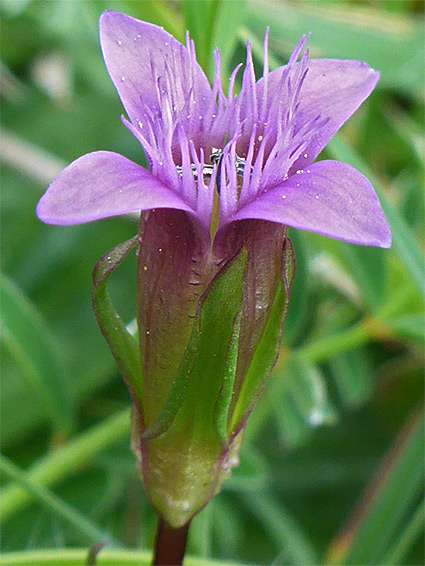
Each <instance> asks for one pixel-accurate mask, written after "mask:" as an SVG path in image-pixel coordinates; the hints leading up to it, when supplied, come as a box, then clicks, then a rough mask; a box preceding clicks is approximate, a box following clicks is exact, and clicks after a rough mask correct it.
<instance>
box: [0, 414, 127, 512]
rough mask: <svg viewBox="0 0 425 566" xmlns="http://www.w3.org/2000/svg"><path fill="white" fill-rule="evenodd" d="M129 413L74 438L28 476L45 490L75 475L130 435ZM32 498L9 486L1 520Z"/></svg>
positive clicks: (4, 490) (3, 497) (0, 500)
mask: <svg viewBox="0 0 425 566" xmlns="http://www.w3.org/2000/svg"><path fill="white" fill-rule="evenodd" d="M129 431H130V418H129V411H128V409H125V410H124V411H121V412H118V413H116V414H114V415H112V416H110V417H108V418H107V419H105V420H104V421H103V422H101V423H98V424H96V425H94V426H93V427H92V428H90V429H88V430H86V431H84V432H82V433H81V434H79V435H77V436H75V437H73V438H72V439H71V440H69V441H68V443H67V444H65V445H64V446H61V447H60V448H57V449H56V450H55V451H54V452H49V453H47V455H46V456H44V458H41V459H40V460H39V461H38V462H37V463H36V464H35V465H34V466H32V467H31V468H30V469H29V470H27V471H26V472H25V477H26V478H27V479H28V480H29V481H30V482H32V483H36V484H38V485H39V486H42V487H51V486H53V485H55V484H57V483H58V482H60V481H61V480H63V479H65V478H67V477H69V476H71V475H72V474H75V473H76V472H77V471H78V470H79V469H81V467H83V466H85V465H87V463H88V462H90V461H92V460H93V458H94V457H95V456H96V455H97V454H99V453H100V452H102V450H105V449H106V448H107V447H109V446H112V445H114V444H116V443H117V442H119V441H121V440H122V439H123V438H125V437H126V436H127V437H128V436H129ZM31 500H32V495H31V494H30V493H29V492H28V491H26V490H25V489H23V488H22V487H21V486H19V485H8V486H5V487H3V488H2V492H1V494H0V507H1V511H2V512H1V515H0V521H1V522H3V521H6V519H7V518H8V517H9V516H10V515H12V514H14V513H17V512H18V511H19V510H21V509H22V508H24V507H25V506H26V505H28V503H30V502H31Z"/></svg>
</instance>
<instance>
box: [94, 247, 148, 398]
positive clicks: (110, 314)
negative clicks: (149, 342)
mask: <svg viewBox="0 0 425 566" xmlns="http://www.w3.org/2000/svg"><path fill="white" fill-rule="evenodd" d="M137 238H138V237H137V236H135V237H134V238H131V239H130V240H127V241H126V242H124V243H122V244H120V245H118V246H116V247H115V248H113V249H112V250H110V251H109V252H108V253H106V254H105V255H104V256H103V257H101V258H100V260H99V261H98V262H97V263H96V265H95V266H94V269H93V274H92V276H93V291H92V304H93V309H94V312H95V315H96V318H97V321H98V323H99V327H100V330H101V331H102V334H103V335H104V337H105V339H106V341H107V343H108V345H109V348H110V350H111V352H112V355H113V356H114V359H115V362H116V364H117V366H118V368H119V370H120V371H121V373H122V376H123V378H124V379H125V381H126V383H127V386H128V387H129V389H130V392H131V394H132V395H133V397H134V400H135V401H136V402H137V404H138V406H139V407H140V406H141V403H142V366H141V362H140V355H139V348H138V343H137V341H136V340H135V339H134V338H133V336H132V335H131V334H130V333H129V332H128V331H127V329H126V327H125V324H124V322H123V321H122V319H121V317H120V316H119V314H118V313H117V312H116V311H115V309H114V306H113V304H112V301H111V299H110V298H109V295H108V292H107V289H106V283H107V279H108V277H109V275H110V274H111V273H112V272H113V271H114V270H115V269H116V268H117V267H118V266H119V265H120V264H121V263H122V261H123V260H124V259H125V258H126V257H127V255H128V254H129V253H130V251H131V250H132V249H133V248H135V247H136V245H137Z"/></svg>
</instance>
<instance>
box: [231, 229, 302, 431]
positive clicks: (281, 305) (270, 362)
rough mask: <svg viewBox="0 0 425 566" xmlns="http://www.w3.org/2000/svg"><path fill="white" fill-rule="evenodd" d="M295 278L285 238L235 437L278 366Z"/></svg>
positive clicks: (236, 418) (241, 398) (233, 427)
mask: <svg viewBox="0 0 425 566" xmlns="http://www.w3.org/2000/svg"><path fill="white" fill-rule="evenodd" d="M294 275H295V258H294V253H293V249H292V244H291V241H290V240H289V238H286V239H285V241H284V244H283V259H282V279H281V281H280V282H279V287H278V290H277V292H276V295H275V299H274V301H273V305H272V308H271V310H270V314H269V317H268V320H267V323H266V326H265V329H264V332H263V335H262V337H261V340H260V342H259V343H258V346H257V348H256V350H255V353H254V356H253V358H252V361H251V363H250V366H249V369H248V372H247V374H246V376H245V379H244V383H243V386H242V389H241V391H240V394H239V396H238V400H237V402H236V405H235V408H234V411H233V414H232V415H231V419H230V420H229V433H231V432H232V433H233V434H234V433H235V432H238V431H239V430H240V429H241V427H243V425H244V423H245V422H246V419H247V418H248V416H249V414H250V413H251V411H252V409H253V408H254V405H255V403H256V401H257V398H258V396H259V395H260V393H261V391H262V389H263V387H264V384H265V382H266V379H267V378H268V376H269V375H270V373H271V371H272V369H273V367H274V365H275V363H276V360H277V358H278V355H279V347H280V340H281V336H282V330H283V323H284V321H285V315H286V311H287V308H288V304H289V293H290V290H291V286H292V281H293V278H294Z"/></svg>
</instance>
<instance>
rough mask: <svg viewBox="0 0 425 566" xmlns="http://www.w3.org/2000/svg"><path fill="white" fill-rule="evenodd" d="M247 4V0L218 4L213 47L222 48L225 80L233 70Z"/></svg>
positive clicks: (232, 0) (229, 0)
mask: <svg viewBox="0 0 425 566" xmlns="http://www.w3.org/2000/svg"><path fill="white" fill-rule="evenodd" d="M198 3H199V2H198ZM246 5H247V2H246V0H221V1H220V3H219V5H218V9H217V14H216V21H215V27H214V35H213V38H212V42H211V47H212V48H213V49H214V48H215V47H218V48H219V49H220V56H221V66H222V79H223V81H227V80H228V77H229V76H230V72H231V71H232V69H231V68H230V64H231V61H232V56H233V53H234V51H235V48H236V45H237V42H238V29H239V28H240V27H241V26H242V25H243V23H244V21H245V15H246ZM210 74H211V75H212V73H210ZM224 84H226V83H224Z"/></svg>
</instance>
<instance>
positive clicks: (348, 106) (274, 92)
mask: <svg viewBox="0 0 425 566" xmlns="http://www.w3.org/2000/svg"><path fill="white" fill-rule="evenodd" d="M299 64H300V63H298V65H299ZM284 69H285V67H279V68H278V69H276V70H275V71H273V72H272V73H270V74H269V75H268V77H267V81H268V82H267V89H268V97H269V99H270V104H271V101H272V100H273V98H274V97H276V96H281V95H282V94H281V93H279V92H278V87H279V81H280V78H281V76H282V72H283V70H284ZM378 79H379V73H378V72H377V71H374V70H373V69H372V68H370V67H369V66H368V65H367V64H366V63H363V62H362V61H348V60H347V61H344V60H339V59H312V60H309V61H308V62H307V74H306V76H305V79H304V81H303V84H302V88H301V92H300V95H299V98H298V108H297V110H296V116H295V130H296V131H299V130H300V129H301V128H302V127H303V126H305V125H306V124H307V123H309V122H312V121H313V120H314V119H315V118H316V119H317V117H320V119H318V123H321V122H322V121H323V119H327V122H326V124H325V125H321V126H320V127H319V128H318V129H317V132H316V133H315V134H314V135H313V138H312V140H311V142H310V144H309V145H308V147H307V148H306V149H305V150H304V151H303V155H302V156H301V157H300V158H299V159H298V160H297V161H296V162H295V163H294V165H293V166H292V170H293V171H296V170H297V169H303V168H305V167H307V166H308V165H310V163H313V161H314V160H315V159H316V157H317V156H318V154H319V153H320V152H321V151H322V149H323V148H324V147H325V145H326V144H327V143H328V141H329V140H330V139H331V138H332V136H333V135H334V134H335V132H337V131H338V130H339V128H340V127H341V126H342V124H343V123H344V122H345V121H346V120H347V119H348V118H349V117H350V116H351V114H353V112H354V111H355V110H356V109H357V108H358V107H359V106H360V104H361V103H362V102H363V101H364V100H365V99H366V98H367V97H368V96H369V94H370V93H371V92H372V90H373V89H374V87H375V85H376V83H377V81H378ZM263 85H264V79H261V80H260V81H258V85H257V87H258V89H259V93H258V98H259V100H261V93H262V90H263ZM305 156H307V157H305Z"/></svg>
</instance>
